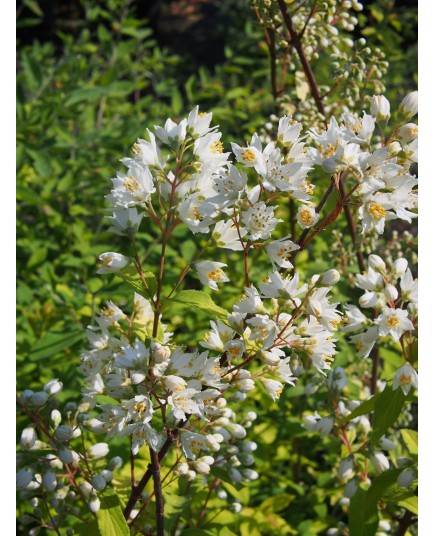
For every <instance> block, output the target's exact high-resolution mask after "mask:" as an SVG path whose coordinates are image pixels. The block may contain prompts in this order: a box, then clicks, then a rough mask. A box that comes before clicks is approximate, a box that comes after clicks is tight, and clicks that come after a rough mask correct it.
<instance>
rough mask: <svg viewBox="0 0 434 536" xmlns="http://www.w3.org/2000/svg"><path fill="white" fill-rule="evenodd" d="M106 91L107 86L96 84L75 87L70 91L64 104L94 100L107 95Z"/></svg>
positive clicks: (69, 104) (70, 104) (107, 90)
mask: <svg viewBox="0 0 434 536" xmlns="http://www.w3.org/2000/svg"><path fill="white" fill-rule="evenodd" d="M108 92H109V89H108V88H106V87H98V86H93V87H85V88H82V89H76V90H74V91H71V93H70V94H69V97H68V98H67V99H66V102H65V106H72V105H73V104H78V103H79V102H94V101H96V100H99V99H100V98H101V97H104V96H105V95H107V93H108Z"/></svg>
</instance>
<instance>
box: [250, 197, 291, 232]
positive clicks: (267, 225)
mask: <svg viewBox="0 0 434 536" xmlns="http://www.w3.org/2000/svg"><path fill="white" fill-rule="evenodd" d="M275 208H276V207H267V205H266V204H265V203H264V202H263V201H261V202H259V203H255V204H254V205H253V206H252V207H250V208H249V209H248V210H246V211H244V212H243V213H242V221H243V223H244V225H245V226H246V229H247V231H248V233H249V237H250V239H251V240H266V239H267V238H270V236H271V231H273V230H274V229H275V227H276V225H277V224H278V223H279V222H280V221H283V220H277V219H276V218H275V217H274V210H275Z"/></svg>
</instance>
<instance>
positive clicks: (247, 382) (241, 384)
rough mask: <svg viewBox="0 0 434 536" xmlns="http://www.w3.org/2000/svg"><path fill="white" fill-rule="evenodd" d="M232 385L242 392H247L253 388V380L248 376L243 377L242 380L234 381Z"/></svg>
mask: <svg viewBox="0 0 434 536" xmlns="http://www.w3.org/2000/svg"><path fill="white" fill-rule="evenodd" d="M234 387H235V388H236V389H239V390H240V391H242V392H243V393H248V392H249V391H253V389H254V388H255V382H254V381H253V380H251V379H250V378H245V379H244V380H238V381H236V382H235V383H234Z"/></svg>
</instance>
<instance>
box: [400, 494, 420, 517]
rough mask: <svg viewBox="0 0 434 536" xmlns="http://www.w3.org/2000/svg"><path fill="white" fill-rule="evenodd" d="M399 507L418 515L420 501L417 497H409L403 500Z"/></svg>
mask: <svg viewBox="0 0 434 536" xmlns="http://www.w3.org/2000/svg"><path fill="white" fill-rule="evenodd" d="M398 506H402V507H404V508H406V509H407V510H409V511H410V512H411V513H412V514H415V515H417V514H418V500H417V497H416V496H413V497H408V499H403V500H402V501H399V503H398Z"/></svg>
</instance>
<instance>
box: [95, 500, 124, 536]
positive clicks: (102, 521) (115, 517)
mask: <svg viewBox="0 0 434 536" xmlns="http://www.w3.org/2000/svg"><path fill="white" fill-rule="evenodd" d="M100 500H101V508H100V509H99V510H98V513H97V520H98V528H99V530H100V533H101V536H129V535H130V529H129V528H128V525H127V522H126V521H125V518H124V514H123V513H122V508H121V503H120V501H119V497H118V496H117V494H116V493H115V492H114V491H113V490H106V491H104V492H103V493H102V494H101V495H100Z"/></svg>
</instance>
